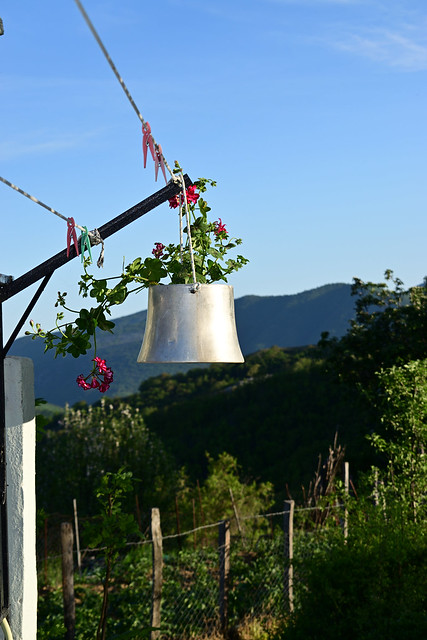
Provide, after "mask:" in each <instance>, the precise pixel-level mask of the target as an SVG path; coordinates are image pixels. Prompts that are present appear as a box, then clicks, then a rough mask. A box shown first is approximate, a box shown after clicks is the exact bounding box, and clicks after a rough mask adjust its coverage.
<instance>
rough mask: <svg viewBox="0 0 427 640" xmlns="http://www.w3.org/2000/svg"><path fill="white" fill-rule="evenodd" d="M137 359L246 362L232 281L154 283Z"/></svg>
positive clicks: (151, 360) (140, 360)
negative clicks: (236, 318) (237, 325)
mask: <svg viewBox="0 0 427 640" xmlns="http://www.w3.org/2000/svg"><path fill="white" fill-rule="evenodd" d="M138 362H243V355H242V352H241V350H240V346H239V341H238V338H237V331H236V322H235V317H234V298H233V287H232V286H230V285H227V284H196V285H194V284H169V285H157V286H155V287H150V289H149V294H148V310H147V322H146V327H145V334H144V340H143V342H142V347H141V350H140V352H139V355H138Z"/></svg>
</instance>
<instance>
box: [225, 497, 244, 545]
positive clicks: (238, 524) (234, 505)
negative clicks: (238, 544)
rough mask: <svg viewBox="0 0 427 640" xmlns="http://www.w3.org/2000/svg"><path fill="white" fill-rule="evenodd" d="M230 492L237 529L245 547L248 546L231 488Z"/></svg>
mask: <svg viewBox="0 0 427 640" xmlns="http://www.w3.org/2000/svg"><path fill="white" fill-rule="evenodd" d="M228 491H229V493H230V498H231V504H232V507H233V511H234V517H235V518H236V522H237V528H238V530H239V534H240V538H241V540H242V544H243V546H246V540H245V536H244V535H243V530H242V525H241V524H240V518H239V512H238V511H237V505H236V502H235V500H234V495H233V489H232V488H231V487H228Z"/></svg>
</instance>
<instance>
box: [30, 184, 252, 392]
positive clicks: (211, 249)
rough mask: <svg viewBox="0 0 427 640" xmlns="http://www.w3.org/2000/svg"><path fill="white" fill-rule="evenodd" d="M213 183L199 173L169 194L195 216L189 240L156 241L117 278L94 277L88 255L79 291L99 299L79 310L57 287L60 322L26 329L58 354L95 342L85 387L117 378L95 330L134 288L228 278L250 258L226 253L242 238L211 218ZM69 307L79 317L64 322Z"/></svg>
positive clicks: (82, 379) (188, 216)
mask: <svg viewBox="0 0 427 640" xmlns="http://www.w3.org/2000/svg"><path fill="white" fill-rule="evenodd" d="M208 185H210V186H212V187H214V186H216V183H215V182H214V181H213V180H209V179H206V178H200V179H199V180H197V181H196V182H194V184H193V185H190V186H189V187H188V188H187V189H186V192H185V194H180V195H177V196H175V197H174V198H172V199H171V200H169V206H170V207H171V208H172V209H176V208H178V209H179V218H180V220H181V221H182V220H188V221H189V222H190V225H189V228H188V224H186V226H185V227H184V225H183V224H181V227H184V228H183V229H182V232H183V234H185V235H186V240H185V242H184V241H183V240H182V241H180V242H179V243H178V244H168V245H164V244H163V243H162V242H156V243H155V244H154V248H153V250H152V254H151V255H150V256H148V257H147V258H145V259H142V258H140V257H139V258H136V259H135V260H133V262H131V263H130V264H128V265H127V266H126V267H124V268H123V270H122V273H121V274H120V275H119V276H115V277H112V278H95V276H94V275H93V274H92V273H90V271H89V266H90V264H91V261H90V260H89V259H85V260H84V263H83V264H84V273H83V275H82V276H81V279H80V281H79V287H80V289H79V293H80V295H81V296H82V297H83V298H92V299H93V300H94V302H96V305H95V306H93V307H90V308H87V307H84V308H82V309H80V310H79V311H76V310H73V309H70V308H69V307H67V303H66V296H67V294H66V293H65V292H64V293H61V292H58V299H57V301H56V303H55V306H56V307H61V310H60V311H59V312H58V313H57V317H56V326H55V328H54V329H52V330H51V331H44V330H43V329H42V327H41V326H40V324H38V323H37V324H36V323H34V322H33V321H31V327H32V331H27V332H26V333H27V335H32V337H33V339H34V338H37V337H41V338H43V339H44V341H45V351H46V350H48V349H54V350H55V357H56V356H58V355H62V356H65V355H66V354H67V353H70V354H71V355H72V356H74V357H75V358H77V357H79V356H80V355H85V354H86V353H87V352H88V350H89V349H91V348H92V346H93V347H94V350H95V355H94V358H93V360H92V362H93V366H92V369H91V371H90V372H89V373H88V375H86V376H84V375H83V374H81V375H79V376H78V378H77V384H78V385H79V386H80V387H81V388H82V389H85V390H86V389H98V390H99V391H100V392H101V393H103V392H104V391H107V389H108V388H109V386H110V384H111V382H112V381H113V372H112V370H111V369H110V368H109V367H107V365H106V362H105V360H102V359H101V358H99V357H98V356H97V353H96V330H97V329H100V330H101V331H108V332H110V333H112V332H113V328H114V322H112V321H111V320H109V319H108V316H110V315H111V307H113V306H116V305H119V304H122V303H123V302H124V301H125V300H126V299H127V297H128V296H129V295H130V294H131V293H137V292H138V291H141V290H142V289H145V288H148V287H150V286H153V285H159V284H189V283H191V282H194V281H195V282H198V283H201V284H210V283H214V282H218V281H223V282H227V276H228V275H229V274H231V273H232V272H233V271H236V270H238V269H240V268H241V267H242V266H243V265H245V264H246V263H247V262H248V260H247V259H246V258H244V257H243V256H241V255H237V256H236V257H235V258H230V257H228V256H227V254H228V252H229V251H230V250H232V249H234V248H236V247H237V246H238V245H240V244H241V242H242V241H241V239H240V238H230V236H229V233H228V231H227V228H226V225H225V223H224V222H223V221H222V219H221V218H218V220H215V221H212V222H211V221H209V219H208V213H209V211H210V210H211V209H210V207H209V205H208V203H207V202H206V200H204V198H203V197H202V195H201V194H203V193H204V192H205V191H206V189H207V186H208ZM186 209H187V210H186ZM189 231H190V233H189ZM64 311H68V312H71V313H74V314H75V315H76V318H75V320H74V321H73V322H63V321H64V318H65V314H64ZM92 343H93V345H92Z"/></svg>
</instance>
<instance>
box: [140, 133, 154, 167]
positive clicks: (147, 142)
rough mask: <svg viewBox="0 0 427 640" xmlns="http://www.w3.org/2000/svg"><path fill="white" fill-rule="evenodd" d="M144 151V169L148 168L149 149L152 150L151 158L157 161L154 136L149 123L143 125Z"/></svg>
mask: <svg viewBox="0 0 427 640" xmlns="http://www.w3.org/2000/svg"><path fill="white" fill-rule="evenodd" d="M142 134H143V136H142V150H143V153H144V169H145V167H146V166H147V149H148V148H150V152H151V157H152V158H153V160H154V161H156V154H155V149H154V141H153V136H152V135H151V127H150V124H149V123H148V122H144V124H143V125H142Z"/></svg>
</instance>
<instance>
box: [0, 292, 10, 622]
mask: <svg viewBox="0 0 427 640" xmlns="http://www.w3.org/2000/svg"><path fill="white" fill-rule="evenodd" d="M0 538H1V539H0V545H1V558H0V619H1V620H3V618H5V617H6V616H7V614H8V611H9V556H8V544H7V503H6V398H5V388H4V350H3V309H2V303H1V301H0Z"/></svg>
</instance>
